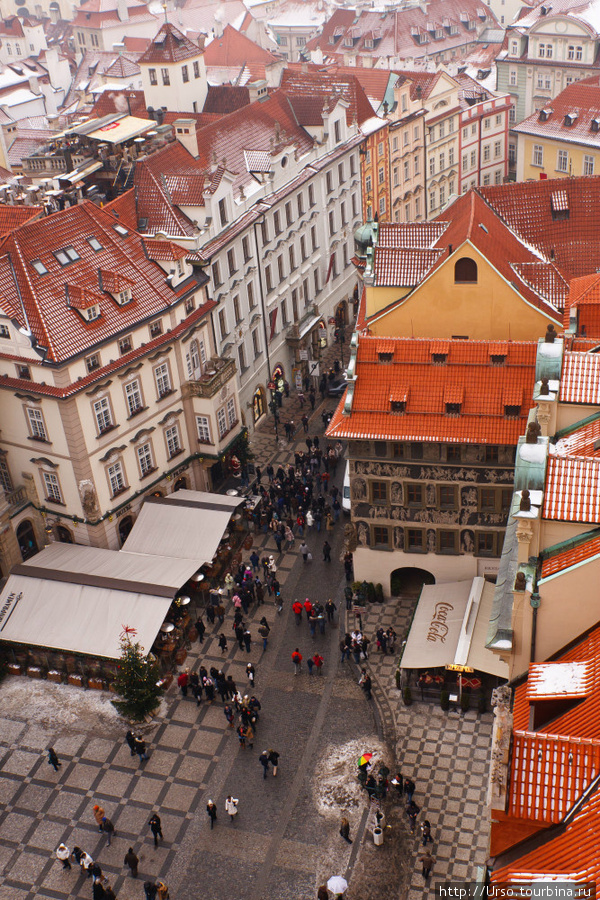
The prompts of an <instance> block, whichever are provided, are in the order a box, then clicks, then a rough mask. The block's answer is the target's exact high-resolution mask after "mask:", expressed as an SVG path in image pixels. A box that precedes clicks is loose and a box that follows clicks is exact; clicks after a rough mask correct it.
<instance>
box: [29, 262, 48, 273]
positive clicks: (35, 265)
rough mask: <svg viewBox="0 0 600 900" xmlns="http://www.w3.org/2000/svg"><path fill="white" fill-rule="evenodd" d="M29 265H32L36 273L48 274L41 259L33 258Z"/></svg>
mask: <svg viewBox="0 0 600 900" xmlns="http://www.w3.org/2000/svg"><path fill="white" fill-rule="evenodd" d="M31 265H32V266H33V268H34V269H35V271H36V272H37V273H38V275H47V274H48V269H47V268H46V266H45V265H44V263H43V262H42V261H41V259H33V260H32V261H31Z"/></svg>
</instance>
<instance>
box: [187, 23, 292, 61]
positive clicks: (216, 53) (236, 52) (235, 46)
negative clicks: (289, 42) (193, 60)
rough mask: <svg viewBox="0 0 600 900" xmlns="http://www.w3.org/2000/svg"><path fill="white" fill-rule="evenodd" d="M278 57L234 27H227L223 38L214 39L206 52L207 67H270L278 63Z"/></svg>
mask: <svg viewBox="0 0 600 900" xmlns="http://www.w3.org/2000/svg"><path fill="white" fill-rule="evenodd" d="M278 61H279V60H278V59H277V57H276V56H274V55H273V53H270V52H269V51H268V50H264V49H263V48H262V47H259V45H258V44H255V43H254V41H251V40H250V38H249V37H246V35H245V34H240V32H239V31H237V30H236V29H235V28H233V26H232V25H226V26H225V28H224V29H223V34H222V35H221V37H218V38H217V37H216V38H213V40H212V41H211V42H210V44H208V46H207V47H206V49H205V51H204V63H205V65H207V66H239V67H241V66H242V65H246V66H254V65H256V64H257V63H259V64H262V65H263V66H270V65H273V64H274V63H276V62H278Z"/></svg>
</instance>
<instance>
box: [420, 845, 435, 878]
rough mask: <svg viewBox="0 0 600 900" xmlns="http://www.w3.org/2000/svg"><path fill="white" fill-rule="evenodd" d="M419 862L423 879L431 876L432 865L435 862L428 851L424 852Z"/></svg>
mask: <svg viewBox="0 0 600 900" xmlns="http://www.w3.org/2000/svg"><path fill="white" fill-rule="evenodd" d="M419 862H420V863H421V865H422V867H423V868H422V870H421V872H422V875H423V878H429V876H430V875H431V870H432V868H433V864H434V862H435V859H434V858H433V856H432V855H431V853H430V852H429V850H426V851H425V853H424V854H423V856H422V857H421V859H420V860H419Z"/></svg>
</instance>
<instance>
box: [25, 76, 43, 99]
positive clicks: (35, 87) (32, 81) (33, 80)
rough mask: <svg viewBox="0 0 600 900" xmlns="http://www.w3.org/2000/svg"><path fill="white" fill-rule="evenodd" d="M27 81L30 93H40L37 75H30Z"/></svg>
mask: <svg viewBox="0 0 600 900" xmlns="http://www.w3.org/2000/svg"><path fill="white" fill-rule="evenodd" d="M27 80H28V82H29V90H30V91H31V93H32V94H37V95H39V94H40V82H39V80H38V77H37V75H30V76H29V78H28V79H27Z"/></svg>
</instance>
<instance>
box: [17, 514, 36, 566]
mask: <svg viewBox="0 0 600 900" xmlns="http://www.w3.org/2000/svg"><path fill="white" fill-rule="evenodd" d="M17 540H18V542H19V549H20V551H21V557H22V558H23V562H25V560H26V559H29V558H30V557H32V556H35V554H36V553H37V552H38V551H39V549H40V548H39V547H38V543H37V540H36V537H35V531H34V530H33V525H32V524H31V522H30V521H29V519H24V520H23V521H22V522H21V524H20V525H19V527H18V528H17Z"/></svg>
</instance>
